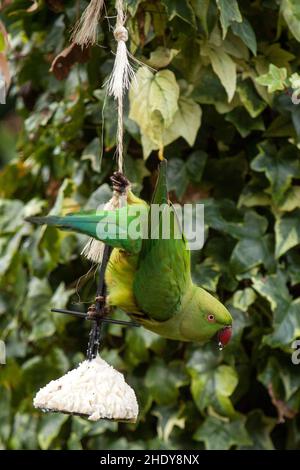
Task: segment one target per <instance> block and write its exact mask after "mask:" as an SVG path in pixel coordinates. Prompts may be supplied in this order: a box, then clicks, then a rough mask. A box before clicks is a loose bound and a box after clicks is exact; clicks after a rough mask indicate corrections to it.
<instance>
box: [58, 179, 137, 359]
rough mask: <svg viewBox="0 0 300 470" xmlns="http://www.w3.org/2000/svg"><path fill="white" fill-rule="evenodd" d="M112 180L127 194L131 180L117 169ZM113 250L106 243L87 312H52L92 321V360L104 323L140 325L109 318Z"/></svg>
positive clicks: (90, 354) (119, 189) (117, 190)
mask: <svg viewBox="0 0 300 470" xmlns="http://www.w3.org/2000/svg"><path fill="white" fill-rule="evenodd" d="M110 179H111V182H112V187H113V190H114V191H115V192H117V193H119V194H120V196H121V195H123V194H125V192H126V190H127V188H128V187H129V186H130V183H129V181H128V180H127V178H126V177H125V176H124V175H123V173H121V172H119V171H116V172H114V173H113V175H112V176H111V178H110ZM111 252H112V248H111V247H110V246H108V245H105V247H104V250H103V258H102V261H101V264H100V266H99V274H98V285H97V293H96V298H95V303H94V304H93V305H91V306H90V307H89V308H88V311H87V312H86V313H83V312H78V311H76V310H67V309H61V308H52V309H51V312H55V313H64V314H67V315H73V316H76V317H78V318H83V319H85V320H89V321H92V327H91V329H90V333H89V342H88V348H87V352H86V356H87V359H88V360H89V361H92V360H93V359H95V358H96V356H97V354H98V350H99V346H100V342H101V331H102V324H103V323H113V324H117V325H125V326H130V327H132V326H133V327H139V326H140V325H139V324H138V323H135V322H131V321H124V320H116V319H113V318H108V314H109V309H108V307H107V304H106V297H107V289H106V284H105V271H106V268H107V265H108V262H109V258H110V255H111Z"/></svg>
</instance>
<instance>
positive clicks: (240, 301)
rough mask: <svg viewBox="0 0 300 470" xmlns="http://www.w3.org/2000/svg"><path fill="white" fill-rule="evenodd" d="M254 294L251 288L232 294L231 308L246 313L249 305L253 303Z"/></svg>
mask: <svg viewBox="0 0 300 470" xmlns="http://www.w3.org/2000/svg"><path fill="white" fill-rule="evenodd" d="M255 299H256V294H255V292H254V290H253V289H251V287H246V289H243V290H237V291H236V292H235V293H234V296H233V299H232V303H233V306H234V307H236V308H238V309H240V310H242V311H243V312H247V310H248V308H249V307H250V305H252V304H253V302H255Z"/></svg>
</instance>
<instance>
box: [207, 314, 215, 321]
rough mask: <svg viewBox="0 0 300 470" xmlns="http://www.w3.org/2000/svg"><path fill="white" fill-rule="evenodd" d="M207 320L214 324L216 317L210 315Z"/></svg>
mask: <svg viewBox="0 0 300 470" xmlns="http://www.w3.org/2000/svg"><path fill="white" fill-rule="evenodd" d="M207 320H208V321H209V322H211V323H212V322H214V321H215V316H214V315H213V314H212V313H209V314H208V315H207Z"/></svg>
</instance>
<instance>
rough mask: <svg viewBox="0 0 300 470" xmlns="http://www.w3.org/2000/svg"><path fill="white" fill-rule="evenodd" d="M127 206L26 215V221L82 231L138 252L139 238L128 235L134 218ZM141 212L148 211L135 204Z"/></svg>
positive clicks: (124, 248) (140, 245)
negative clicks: (113, 209)
mask: <svg viewBox="0 0 300 470" xmlns="http://www.w3.org/2000/svg"><path fill="white" fill-rule="evenodd" d="M128 210H129V209H128V206H126V207H123V208H121V209H118V210H116V211H107V210H102V211H98V212H97V213H94V214H93V213H85V212H78V213H74V214H70V215H66V216H54V215H49V216H46V217H27V218H26V220H27V221H28V222H32V223H35V224H38V225H44V224H45V225H52V226H54V227H58V228H60V229H62V230H70V231H74V232H79V233H83V234H85V235H89V236H90V237H93V238H96V239H97V240H101V241H103V242H105V243H106V244H107V245H110V246H112V247H113V248H121V249H123V250H125V251H127V252H128V253H138V252H139V251H140V250H141V247H142V240H141V238H137V237H135V238H133V237H130V235H129V233H128V227H130V223H131V222H132V220H134V219H135V218H136V216H135V215H134V214H133V215H132V214H129V213H128ZM136 210H139V211H140V212H141V213H143V212H146V213H147V212H148V208H147V207H146V206H145V205H140V206H139V205H136Z"/></svg>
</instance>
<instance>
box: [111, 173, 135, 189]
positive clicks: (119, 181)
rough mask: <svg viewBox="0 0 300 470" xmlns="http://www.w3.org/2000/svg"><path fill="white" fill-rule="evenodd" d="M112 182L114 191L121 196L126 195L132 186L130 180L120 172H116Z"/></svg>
mask: <svg viewBox="0 0 300 470" xmlns="http://www.w3.org/2000/svg"><path fill="white" fill-rule="evenodd" d="M110 180H111V182H112V187H113V190H114V191H117V192H118V193H120V194H124V193H125V191H126V189H127V188H128V187H129V186H130V183H129V181H128V179H127V178H126V177H125V176H124V175H123V173H120V172H119V171H115V172H114V174H113V175H112V176H111V178H110Z"/></svg>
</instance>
